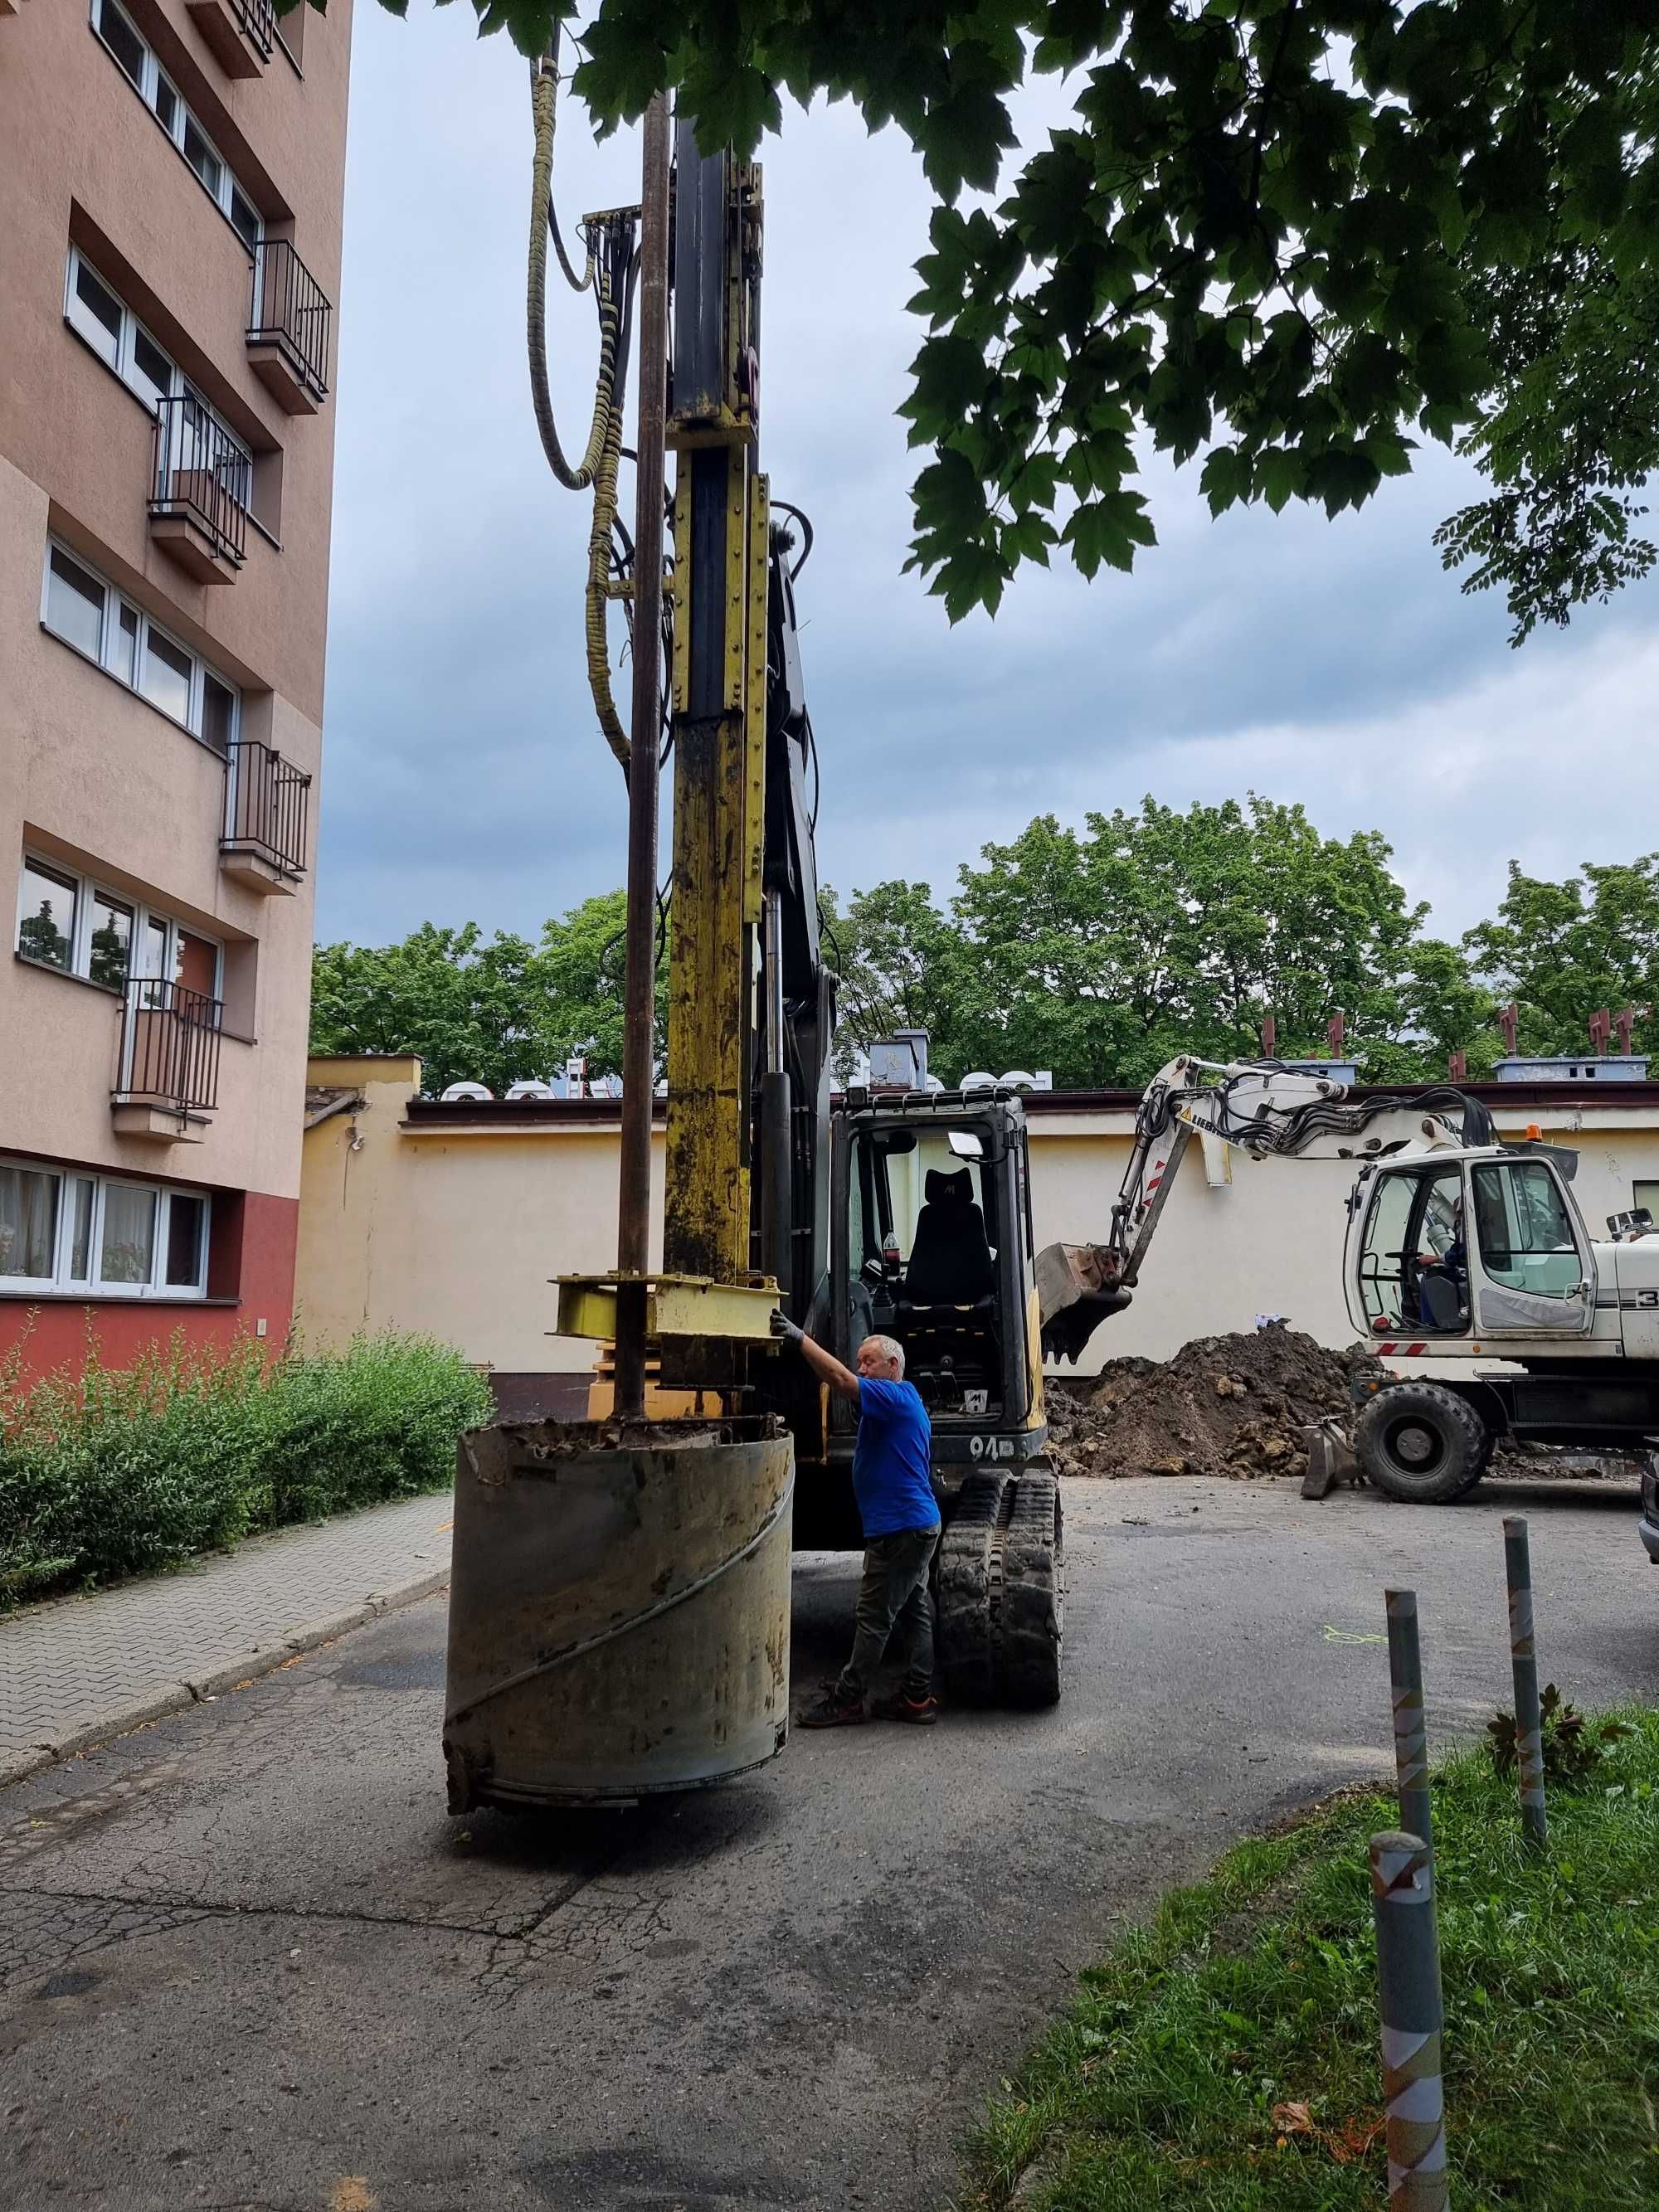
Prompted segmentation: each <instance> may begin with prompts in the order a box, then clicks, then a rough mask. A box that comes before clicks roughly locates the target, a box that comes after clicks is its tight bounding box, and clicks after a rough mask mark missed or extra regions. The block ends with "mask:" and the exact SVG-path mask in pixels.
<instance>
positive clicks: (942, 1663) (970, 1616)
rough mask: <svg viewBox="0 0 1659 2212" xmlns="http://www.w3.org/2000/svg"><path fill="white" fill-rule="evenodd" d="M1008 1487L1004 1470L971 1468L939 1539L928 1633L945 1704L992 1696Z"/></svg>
mask: <svg viewBox="0 0 1659 2212" xmlns="http://www.w3.org/2000/svg"><path fill="white" fill-rule="evenodd" d="M1013 1486H1014V1483H1013V1477H1012V1474H1008V1473H1006V1472H1005V1471H1002V1470H1000V1469H999V1470H993V1469H991V1468H975V1471H974V1472H973V1473H972V1474H969V1475H968V1476H967V1477H966V1478H965V1479H964V1480H963V1485H962V1487H961V1489H960V1490H959V1491H958V1492H957V1498H956V1504H955V1506H954V1508H953V1510H952V1511H951V1517H950V1519H949V1521H948V1522H946V1523H945V1533H944V1534H943V1535H942V1536H941V1537H940V1538H939V1554H938V1560H937V1564H936V1567H935V1576H936V1580H935V1583H934V1606H935V1614H936V1626H935V1634H936V1637H937V1641H938V1657H939V1680H940V1682H941V1684H942V1686H943V1687H944V1690H945V1695H946V1697H947V1698H948V1699H950V1700H951V1703H952V1704H953V1705H989V1704H991V1702H992V1701H993V1699H994V1698H995V1697H996V1695H997V1676H998V1668H997V1659H996V1638H997V1632H998V1629H999V1627H1000V1615H1001V1606H1000V1603H999V1602H998V1600H999V1599H1000V1588H999V1587H998V1586H997V1584H998V1580H999V1569H1000V1565H1001V1545H1000V1541H999V1540H1000V1536H1001V1534H1002V1528H1003V1524H1004V1521H1005V1518H1006V1510H1007V1508H1008V1506H1009V1504H1010V1500H1009V1497H1008V1493H1009V1492H1010V1491H1011V1490H1012V1488H1013Z"/></svg>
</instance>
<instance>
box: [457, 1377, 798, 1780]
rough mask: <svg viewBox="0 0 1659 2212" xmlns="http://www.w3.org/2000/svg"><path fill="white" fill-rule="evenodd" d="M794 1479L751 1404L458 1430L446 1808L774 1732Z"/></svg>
mask: <svg viewBox="0 0 1659 2212" xmlns="http://www.w3.org/2000/svg"><path fill="white" fill-rule="evenodd" d="M794 1481H795V1450H794V1442H793V1438H792V1437H790V1436H789V1434H788V1432H787V1431H786V1430H785V1429H784V1427H783V1425H782V1424H781V1422H780V1421H778V1420H777V1419H775V1418H774V1417H772V1416H770V1415H763V1416H760V1417H757V1418H754V1419H728V1420H713V1421H711V1420H684V1421H670V1422H658V1423H647V1422H639V1423H628V1424H624V1425H620V1426H619V1425H617V1424H614V1423H611V1422H603V1423H600V1422H592V1421H575V1422H562V1421H539V1422H532V1423H525V1424H504V1425H501V1426H499V1427H495V1428H487V1429H475V1430H473V1431H471V1433H470V1434H469V1435H467V1436H465V1437H462V1439H461V1443H460V1449H459V1464H458V1467H457V1470H456V1482H455V1529H454V1564H453V1573H452V1577H451V1582H450V1595H449V1665H448V1678H447V1687H446V1692H445V1699H444V1757H445V1763H446V1765H447V1769H448V1774H449V1805H450V1810H451V1811H452V1812H454V1813H465V1812H467V1811H470V1810H471V1808H472V1807H473V1806H475V1805H478V1804H489V1803H500V1804H542V1805H571V1804H617V1803H627V1802H631V1801H633V1800H634V1799H635V1798H639V1797H642V1796H648V1795H651V1794H653V1793H654V1792H658V1791H661V1790H689V1789H696V1788H698V1787H700V1786H702V1784H708V1783H711V1782H719V1781H723V1780H725V1779H726V1778H728V1777H729V1776H731V1775H733V1774H741V1773H742V1772H744V1770H745V1769H746V1768H749V1767H752V1766H758V1765H762V1764H763V1762H764V1761H765V1760H767V1759H771V1758H772V1757H774V1756H775V1753H778V1752H780V1751H781V1750H782V1748H783V1745H784V1740H785V1737H786V1735H787V1732H788V1701H789V1565H790V1534H791V1525H790V1524H791V1507H792V1502H793V1494H794Z"/></svg>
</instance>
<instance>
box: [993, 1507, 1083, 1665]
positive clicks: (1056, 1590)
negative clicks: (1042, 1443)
mask: <svg viewBox="0 0 1659 2212" xmlns="http://www.w3.org/2000/svg"><path fill="white" fill-rule="evenodd" d="M1013 1488H1014V1497H1013V1510H1012V1512H1011V1513H1010V1514H1009V1516H1008V1524H1007V1531H1006V1534H1005V1536H1004V1538H1003V1543H1002V1628H1001V1634H1000V1636H999V1637H998V1638H996V1659H997V1699H998V1702H999V1703H1000V1704H1001V1705H1024V1706H1028V1707H1029V1706H1041V1705H1058V1704H1059V1703H1060V1652H1061V1646H1062V1644H1063V1641H1064V1636H1065V1622H1066V1551H1065V1538H1064V1528H1063V1524H1062V1521H1061V1516H1060V1485H1059V1484H1058V1483H1057V1482H1056V1480H1054V1475H1053V1474H1052V1473H1051V1472H1050V1470H1049V1469H1048V1468H1046V1467H1042V1466H1032V1467H1027V1468H1024V1469H1023V1470H1022V1472H1021V1473H1020V1474H1019V1475H1018V1478H1017V1480H1016V1481H1015V1483H1014V1486H1013Z"/></svg>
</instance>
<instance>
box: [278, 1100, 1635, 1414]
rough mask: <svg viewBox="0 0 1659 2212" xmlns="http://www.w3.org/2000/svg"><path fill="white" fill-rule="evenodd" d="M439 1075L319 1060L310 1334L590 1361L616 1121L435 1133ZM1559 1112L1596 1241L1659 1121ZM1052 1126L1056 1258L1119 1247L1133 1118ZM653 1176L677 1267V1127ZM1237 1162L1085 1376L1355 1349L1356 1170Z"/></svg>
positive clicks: (1173, 1241)
mask: <svg viewBox="0 0 1659 2212" xmlns="http://www.w3.org/2000/svg"><path fill="white" fill-rule="evenodd" d="M418 1068H419V1063H418V1062H417V1061H386V1060H379V1061H375V1060H367V1061H349V1060H313V1062H312V1063H311V1077H310V1079H311V1081H312V1082H313V1084H326V1085H340V1086H343V1085H360V1086H361V1088H362V1095H363V1097H364V1100H365V1105H364V1109H363V1110H362V1112H361V1113H359V1114H357V1115H355V1116H353V1115H345V1114H339V1115H335V1116H333V1117H332V1119H331V1120H329V1121H324V1122H322V1123H320V1124H319V1126H318V1127H316V1128H314V1129H313V1130H312V1131H311V1132H310V1133H308V1134H307V1139H306V1143H305V1165H304V1173H303V1176H302V1179H301V1200H300V1261H299V1280H298V1297H299V1304H300V1308H301V1328H303V1329H304V1331H305V1334H306V1335H307V1339H308V1340H311V1341H313V1342H320V1343H328V1344H335V1343H338V1342H340V1341H342V1340H344V1339H345V1338H347V1337H349V1335H350V1334H351V1333H352V1332H353V1330H354V1329H357V1328H364V1327H368V1328H388V1327H396V1328H418V1329H428V1330H431V1331H432V1332H433V1333H434V1334H437V1335H439V1336H441V1337H443V1338H445V1339H447V1340H448V1341H449V1342H451V1343H453V1344H456V1345H458V1346H459V1347H460V1348H461V1350H462V1351H463V1352H465V1355H466V1357H467V1358H469V1359H472V1360H477V1361H480V1362H484V1361H487V1362H489V1364H491V1365H493V1366H495V1367H496V1368H498V1369H501V1370H504V1371H506V1372H508V1373H534V1372H540V1371H546V1370H553V1371H567V1372H568V1371H572V1370H580V1369H584V1368H586V1367H587V1366H589V1365H590V1364H592V1346H589V1345H587V1344H586V1343H583V1342H580V1341H579V1340H574V1339H570V1338H562V1337H556V1336H552V1335H550V1334H548V1332H549V1331H550V1328H552V1325H553V1322H554V1319H555V1307H556V1292H555V1291H554V1290H553V1288H552V1285H551V1284H550V1281H549V1278H550V1276H553V1275H556V1274H562V1273H602V1272H604V1271H605V1269H607V1268H609V1267H613V1266H614V1265H615V1264H616V1219H617V1124H616V1122H615V1121H614V1119H611V1120H608V1121H597V1120H596V1121H593V1122H591V1123H583V1122H571V1121H560V1122H556V1123H550V1122H540V1123H528V1122H520V1123H517V1124H516V1125H515V1124H514V1123H513V1121H511V1120H508V1119H505V1118H504V1119H503V1121H501V1123H497V1124H493V1125H491V1126H489V1127H477V1126H474V1127H466V1126H464V1125H459V1124H457V1125H453V1126H451V1127H446V1128H443V1129H441V1130H428V1129H425V1128H416V1127H411V1126H410V1125H409V1124H408V1123H407V1122H406V1121H405V1120H404V1106H405V1104H406V1102H407V1100H408V1098H409V1097H410V1093H411V1091H414V1090H415V1089H416V1088H417V1087H418V1083H419V1074H418ZM612 1112H613V1113H614V1109H612ZM1539 1113H1540V1109H1537V1108H1536V1107H1522V1108H1521V1109H1518V1110H1517V1112H1516V1113H1515V1114H1514V1115H1508V1114H1505V1115H1502V1116H1501V1117H1500V1125H1499V1126H1500V1130H1501V1133H1503V1134H1504V1135H1509V1136H1520V1135H1522V1134H1523V1133H1524V1132H1525V1129H1526V1127H1527V1123H1528V1119H1529V1117H1531V1116H1533V1115H1539ZM1540 1118H1541V1126H1542V1128H1543V1133H1544V1134H1545V1135H1546V1136H1547V1137H1550V1138H1552V1139H1554V1140H1555V1141H1557V1142H1559V1143H1562V1144H1566V1145H1572V1146H1577V1148H1578V1150H1579V1153H1580V1166H1579V1173H1578V1180H1577V1185H1576V1191H1577V1199H1578V1202H1579V1206H1580V1207H1581V1209H1582V1210H1583V1214H1584V1218H1585V1219H1586V1221H1587V1222H1588V1224H1589V1228H1590V1232H1591V1234H1592V1235H1597V1234H1602V1233H1605V1217H1606V1216H1607V1214H1608V1213H1610V1212H1615V1211H1617V1210H1619V1209H1620V1208H1622V1207H1624V1206H1629V1205H1630V1203H1631V1186H1632V1182H1636V1181H1647V1180H1655V1181H1659V1115H1655V1114H1654V1113H1653V1111H1652V1109H1649V1108H1635V1109H1632V1108H1619V1107H1611V1106H1608V1107H1603V1106H1601V1105H1599V1104H1598V1105H1595V1106H1587V1107H1583V1108H1582V1109H1581V1108H1577V1107H1573V1108H1570V1109H1565V1110H1561V1111H1558V1112H1557V1113H1556V1114H1555V1115H1553V1116H1550V1117H1547V1118H1546V1117H1542V1116H1541V1117H1540ZM1030 1132H1031V1187H1032V1200H1033V1205H1034V1207H1035V1212H1036V1241H1037V1243H1038V1245H1039V1246H1042V1245H1043V1244H1045V1243H1057V1242H1065V1243H1085V1242H1086V1241H1087V1240H1088V1239H1089V1238H1090V1237H1095V1236H1099V1235H1103V1234H1104V1232H1105V1231H1106V1229H1107V1227H1108V1225H1109V1221H1110V1216H1111V1202H1112V1200H1113V1198H1114V1197H1115V1194H1116V1191H1117V1187H1118V1182H1119V1180H1120V1178H1121V1176H1122V1173H1123V1169H1124V1165H1125V1163H1126V1162H1127V1158H1128V1151H1129V1133H1130V1121H1129V1115H1127V1112H1126V1111H1123V1110H1121V1109H1086V1110H1078V1111H1075V1112H1060V1113H1047V1114H1037V1115H1032V1117H1031V1120H1030ZM354 1139H360V1140H361V1142H360V1146H359V1149H357V1150H356V1151H354V1150H353V1149H352V1146H353V1142H354ZM1230 1164H1231V1181H1230V1182H1222V1183H1221V1184H1220V1185H1219V1187H1218V1188H1211V1187H1210V1185H1209V1183H1208V1182H1206V1173H1205V1160H1204V1156H1203V1153H1202V1152H1201V1150H1200V1147H1199V1146H1197V1145H1193V1146H1189V1147H1188V1152H1187V1156H1186V1158H1185V1160H1184V1162H1183V1163H1182V1169H1181V1172H1180V1175H1179V1176H1178V1177H1177V1179H1176V1185H1175V1188H1174V1189H1173V1191H1172V1192H1171V1194H1170V1200H1169V1203H1168V1205H1167V1206H1166V1207H1165V1208H1164V1216H1163V1219H1162V1221H1161V1223H1160V1225H1159V1228H1158V1237H1157V1240H1156V1242H1155V1243H1154V1244H1153V1246H1152V1251H1151V1254H1150V1256H1149V1258H1148V1260H1147V1263H1146V1273H1145V1275H1144V1277H1143V1279H1142V1282H1141V1285H1140V1288H1139V1290H1138V1291H1137V1292H1136V1294H1135V1302H1134V1304H1133V1306H1132V1307H1131V1308H1130V1309H1129V1310H1127V1312H1126V1313H1124V1314H1121V1315H1120V1316H1116V1317H1115V1318H1114V1319H1113V1320H1111V1321H1110V1322H1107V1323H1106V1325H1105V1326H1104V1327H1103V1328H1101V1330H1100V1331H1099V1332H1098V1334H1097V1336H1096V1338H1095V1340H1094V1344H1093V1345H1092V1346H1091V1348H1090V1352H1089V1354H1088V1355H1087V1356H1086V1357H1085V1360H1084V1362H1083V1365H1084V1367H1085V1370H1087V1369H1089V1368H1091V1367H1092V1366H1097V1365H1098V1364H1099V1362H1100V1360H1101V1359H1103V1358H1118V1357H1120V1356H1121V1355H1122V1354H1124V1353H1126V1352H1139V1353H1142V1354H1145V1355H1146V1356H1149V1357H1151V1358H1166V1357H1168V1355H1169V1354H1170V1352H1175V1351H1176V1350H1177V1349H1178V1348H1179V1347H1180V1346H1182V1344H1184V1343H1186V1342H1187V1341H1188V1340H1189V1339H1191V1338H1193V1337H1195V1336H1208V1335H1212V1334H1217V1333H1218V1332H1220V1331H1222V1330H1227V1329H1237V1328H1249V1327H1250V1326H1251V1322H1252V1320H1253V1318H1254V1316H1255V1315H1256V1314H1258V1313H1282V1314H1285V1315H1286V1316H1289V1318H1290V1319H1291V1322H1294V1323H1295V1324H1296V1326H1297V1327H1298V1328H1305V1329H1308V1330H1310V1332H1311V1333H1312V1334H1314V1335H1316V1336H1318V1337H1320V1338H1321V1339H1322V1340H1324V1341H1325V1342H1326V1343H1328V1344H1330V1345H1333V1346H1340V1345H1345V1344H1347V1343H1350V1342H1352V1338H1353V1334H1354V1332H1353V1330H1352V1328H1351V1327H1350V1326H1349V1323H1348V1319H1347V1315H1346V1310H1345V1309H1344V1306H1343V1302H1342V1280H1341V1270H1342V1245H1343V1235H1344V1231H1345V1229H1346V1208H1345V1205H1344V1200H1346V1196H1347V1193H1348V1191H1349V1189H1350V1188H1351V1187H1352V1181H1353V1170H1352V1168H1351V1167H1350V1166H1349V1165H1348V1164H1346V1163H1344V1162H1341V1161H1318V1162H1296V1161H1253V1160H1249V1159H1246V1158H1244V1157H1243V1155H1242V1154H1239V1153H1233V1154H1231V1156H1230ZM653 1170H654V1173H653V1192H652V1200H653V1204H652V1219H653V1248H654V1253H653V1256H656V1257H659V1256H660V1249H661V1244H660V1239H661V1231H662V1211H661V1201H662V1137H661V1133H660V1131H659V1133H658V1135H657V1139H656V1143H655V1146H654V1149H653Z"/></svg>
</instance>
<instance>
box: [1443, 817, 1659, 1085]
mask: <svg viewBox="0 0 1659 2212" xmlns="http://www.w3.org/2000/svg"><path fill="white" fill-rule="evenodd" d="M1463 945H1464V950H1465V951H1466V953H1467V955H1468V958H1469V960H1470V962H1471V963H1472V965H1473V966H1474V969H1476V970H1477V972H1479V973H1480V975H1483V976H1484V977H1485V979H1486V981H1487V982H1488V983H1489V984H1490V986H1491V987H1492V991H1493V992H1494V993H1495V994H1496V995H1497V997H1498V1000H1514V1001H1515V1003H1516V1006H1518V1007H1519V1008H1520V1013H1521V1019H1520V1024H1519V1031H1518V1038H1517V1042H1518V1043H1519V1046H1520V1048H1521V1050H1522V1052H1523V1053H1582V1052H1585V1051H1587V1050H1588V1049H1589V1030H1588V1028H1587V1026H1586V1024H1588V1022H1589V1017H1590V1015H1591V1014H1593V1013H1595V1012H1597V1011H1598V1010H1599V1009H1601V1008H1602V1007H1606V1008H1607V1009H1609V1010H1610V1011H1611V1012H1614V1013H1617V1012H1619V1011H1620V1008H1621V1007H1626V1006H1628V1007H1630V1008H1632V1010H1633V1011H1634V1012H1635V1013H1636V1015H1637V1017H1638V1019H1637V1023H1636V1026H1635V1031H1634V1038H1635V1044H1636V1048H1637V1050H1638V1052H1651V1053H1654V1054H1659V1024H1656V1022H1655V1019H1654V1008H1655V1006H1656V1003H1659V853H1649V854H1644V856H1643V857H1642V858H1641V859H1639V860H1632V861H1629V862H1626V863H1624V864H1621V865H1616V866H1595V865H1594V864H1592V863H1591V862H1589V861H1586V862H1585V864H1584V866H1583V869H1582V870H1581V872H1579V874H1577V875H1576V876H1569V877H1568V878H1566V880H1565V882H1564V883H1559V884H1553V883H1547V882H1545V881H1542V880H1541V879H1540V878H1537V877H1534V876H1528V875H1523V874H1522V872H1521V870H1520V868H1519V867H1518V866H1516V864H1515V863H1514V862H1513V861H1511V862H1510V877H1509V888H1508V890H1506V891H1505V893H1504V897H1503V900H1502V902H1501V903H1500V904H1499V906H1498V914H1497V917H1496V919H1495V920H1493V921H1485V922H1482V923H1480V926H1479V927H1477V928H1474V929H1472V930H1470V931H1469V933H1468V935H1467V936H1466V937H1465V938H1464V939H1463Z"/></svg>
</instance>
